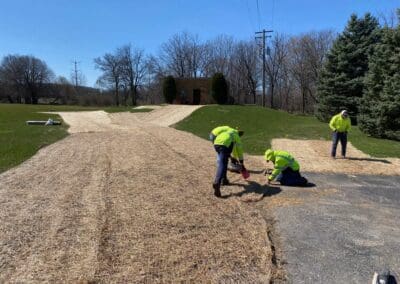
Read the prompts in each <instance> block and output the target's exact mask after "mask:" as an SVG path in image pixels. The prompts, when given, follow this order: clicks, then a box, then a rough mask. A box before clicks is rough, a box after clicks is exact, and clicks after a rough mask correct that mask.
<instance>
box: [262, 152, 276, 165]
mask: <svg viewBox="0 0 400 284" xmlns="http://www.w3.org/2000/svg"><path fill="white" fill-rule="evenodd" d="M264 158H265V160H266V161H267V162H269V161H272V162H273V161H274V160H275V156H274V151H273V150H272V149H267V151H265V154H264Z"/></svg>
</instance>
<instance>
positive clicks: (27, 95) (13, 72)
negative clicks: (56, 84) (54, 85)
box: [0, 55, 54, 104]
mask: <svg viewBox="0 0 400 284" xmlns="http://www.w3.org/2000/svg"><path fill="white" fill-rule="evenodd" d="M0 77H1V81H2V82H3V83H4V84H6V85H8V86H10V87H12V88H14V89H15V90H16V92H17V93H18V96H19V98H18V99H17V100H18V101H19V102H21V94H22V95H23V96H24V100H25V103H27V104H37V103H38V99H39V96H40V91H41V90H42V88H43V86H44V84H46V83H49V82H51V80H52V79H53V78H54V73H53V71H52V70H51V69H50V68H49V67H48V66H47V64H46V63H45V62H44V61H42V60H40V59H38V58H36V57H33V56H27V55H23V56H21V55H7V56H5V57H4V58H3V60H2V62H1V65H0Z"/></svg>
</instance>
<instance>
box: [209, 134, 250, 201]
mask: <svg viewBox="0 0 400 284" xmlns="http://www.w3.org/2000/svg"><path fill="white" fill-rule="evenodd" d="M242 135H243V131H241V130H237V129H233V128H229V129H228V130H226V131H222V132H220V133H219V134H217V135H216V137H215V139H214V149H215V151H216V152H217V155H218V157H217V162H218V167H217V173H216V176H215V180H214V183H213V188H214V195H215V196H217V197H221V191H220V187H221V184H222V185H228V184H229V180H228V178H227V176H226V172H227V169H228V159H229V157H230V155H231V153H232V151H234V152H235V154H236V155H237V158H238V159H239V164H240V165H241V166H242V167H244V165H243V147H242V141H241V139H240V136H242Z"/></svg>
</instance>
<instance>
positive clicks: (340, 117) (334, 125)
mask: <svg viewBox="0 0 400 284" xmlns="http://www.w3.org/2000/svg"><path fill="white" fill-rule="evenodd" d="M329 127H330V128H331V129H332V131H333V133H332V151H331V157H332V158H333V159H334V158H335V157H336V148H337V144H338V142H339V140H340V144H341V145H342V158H343V159H344V158H346V146H347V132H348V131H349V130H350V127H351V121H350V118H349V114H348V113H347V110H342V111H341V112H340V113H339V114H337V115H335V116H333V117H332V119H331V121H330V122H329Z"/></svg>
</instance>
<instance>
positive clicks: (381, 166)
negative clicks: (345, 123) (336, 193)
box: [271, 133, 400, 175]
mask: <svg viewBox="0 0 400 284" xmlns="http://www.w3.org/2000/svg"><path fill="white" fill-rule="evenodd" d="M349 135H351V133H350V134H349ZM271 144H272V148H273V149H275V150H286V151H288V152H290V153H291V154H293V156H294V157H295V158H296V159H297V160H298V161H299V162H300V165H301V170H302V171H307V172H316V173H324V172H325V173H336V174H338V173H342V174H367V175H400V159H398V158H374V157H371V156H369V155H367V154H365V153H363V152H361V151H360V150H358V149H356V148H355V147H353V145H352V144H351V143H348V144H347V153H346V159H341V158H340V150H341V145H340V143H339V145H338V148H337V153H336V155H337V157H339V158H336V159H332V158H331V157H330V149H331V142H330V141H322V140H292V139H273V140H272V143H271Z"/></svg>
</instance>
